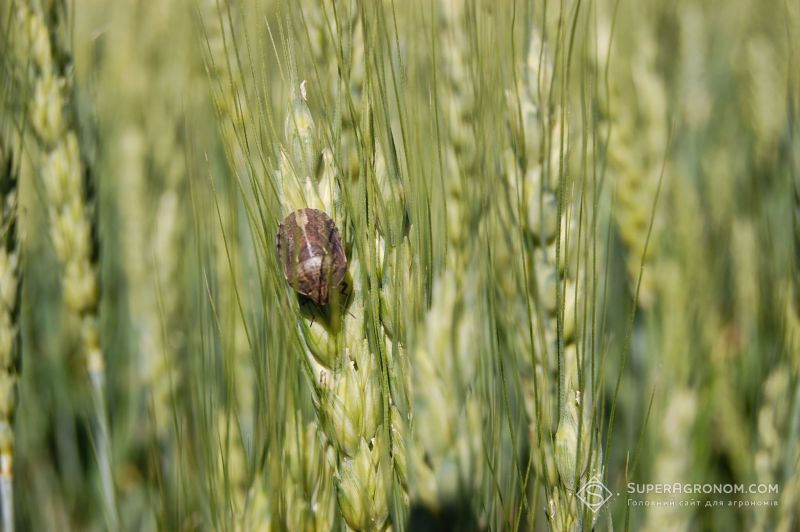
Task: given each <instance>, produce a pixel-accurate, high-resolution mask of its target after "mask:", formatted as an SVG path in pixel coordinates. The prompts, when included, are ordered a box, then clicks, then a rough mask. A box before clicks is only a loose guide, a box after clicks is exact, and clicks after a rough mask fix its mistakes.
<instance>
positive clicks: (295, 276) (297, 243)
mask: <svg viewBox="0 0 800 532" xmlns="http://www.w3.org/2000/svg"><path fill="white" fill-rule="evenodd" d="M275 248H276V249H277V251H278V259H279V260H280V262H281V264H282V265H283V274H284V276H285V277H286V280H287V281H288V282H289V285H291V287H292V288H294V289H295V291H297V292H298V293H300V294H302V295H304V296H307V297H309V298H311V299H312V300H313V301H314V302H315V303H317V304H318V305H327V304H328V297H329V294H330V293H331V290H332V289H333V288H336V287H338V286H339V285H340V284H341V283H342V281H343V280H344V277H345V275H346V273H347V257H346V256H345V254H344V247H343V246H342V240H341V238H340V236H339V229H337V227H336V224H335V223H334V221H333V220H332V219H331V217H330V216H328V215H327V214H325V213H324V212H322V211H319V210H317V209H300V210H297V211H294V212H293V213H291V214H289V216H287V217H286V218H284V220H283V222H281V224H280V226H279V227H278V235H277V237H276V240H275Z"/></svg>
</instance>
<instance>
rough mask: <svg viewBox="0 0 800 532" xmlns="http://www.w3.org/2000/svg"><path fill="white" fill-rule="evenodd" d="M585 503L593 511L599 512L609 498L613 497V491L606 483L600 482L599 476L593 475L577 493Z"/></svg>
mask: <svg viewBox="0 0 800 532" xmlns="http://www.w3.org/2000/svg"><path fill="white" fill-rule="evenodd" d="M576 495H577V496H578V498H579V499H580V500H581V502H582V503H583V504H585V505H586V506H587V507H588V508H589V509H590V510H591V511H592V513H595V514H596V513H597V510H599V509H600V508H602V507H603V505H604V504H605V503H607V502H608V499H610V498H611V496H612V495H614V494H613V493H611V490H609V489H608V488H607V487H605V485H604V484H603V483H602V482H600V481H599V480H598V479H597V477H592V478H590V479H589V481H588V482H587V483H586V484H584V485H583V487H582V488H581V489H580V491H578V493H577V494H576Z"/></svg>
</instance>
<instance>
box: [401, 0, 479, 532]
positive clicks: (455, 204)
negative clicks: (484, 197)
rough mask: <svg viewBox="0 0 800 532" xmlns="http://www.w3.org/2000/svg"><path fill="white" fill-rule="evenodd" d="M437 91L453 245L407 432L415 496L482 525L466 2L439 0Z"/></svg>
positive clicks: (436, 292)
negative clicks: (443, 138)
mask: <svg viewBox="0 0 800 532" xmlns="http://www.w3.org/2000/svg"><path fill="white" fill-rule="evenodd" d="M434 14H435V19H434V24H435V27H436V28H437V30H438V31H437V33H436V39H437V57H436V62H437V65H436V68H437V69H438V70H439V71H440V72H441V73H442V77H441V80H440V82H439V83H440V85H439V87H437V90H438V91H440V93H439V94H438V96H437V97H438V99H439V101H440V102H441V113H442V116H441V120H442V122H443V131H444V132H445V134H446V141H445V143H444V145H443V146H442V149H443V151H442V158H443V172H444V174H443V182H444V197H443V198H442V200H441V201H442V207H444V208H446V216H445V219H446V235H445V236H446V241H447V246H448V249H447V254H446V258H445V266H444V270H443V271H441V272H436V273H437V275H436V277H437V278H436V279H435V280H434V287H433V293H432V300H431V301H432V303H431V308H430V309H429V310H428V312H427V314H425V315H424V316H425V319H424V321H422V322H421V323H420V324H419V326H418V328H419V330H418V331H417V337H416V339H415V343H414V345H413V346H412V350H411V355H410V361H411V371H412V376H413V379H412V385H411V390H412V403H411V405H412V413H413V414H412V424H411V433H410V435H409V448H408V453H409V469H410V471H409V483H410V484H409V494H410V497H411V504H412V505H417V506H419V507H421V508H424V509H425V511H426V512H428V513H430V514H431V515H432V516H435V518H436V519H448V517H446V516H448V515H451V513H452V512H456V513H455V516H458V517H457V518H458V519H459V520H461V521H460V524H459V525H456V526H466V527H479V526H482V525H481V523H483V526H485V523H486V519H487V517H488V516H487V515H486V508H483V507H482V504H481V503H482V500H481V490H482V487H483V485H484V480H485V475H486V471H485V469H486V465H485V462H486V460H485V455H484V452H485V448H484V442H483V432H484V428H483V423H484V415H485V412H484V410H483V402H484V398H483V397H482V394H481V392H480V388H479V384H478V383H479V380H478V377H479V365H480V364H479V360H480V356H481V353H480V347H479V345H480V342H479V336H478V335H479V330H480V328H479V327H478V317H477V316H476V313H477V312H478V310H477V305H478V302H479V299H480V297H479V289H478V284H479V283H478V278H479V276H478V275H477V272H476V271H474V269H473V268H471V267H470V266H469V257H470V256H471V255H470V254H471V253H472V252H473V251H474V249H473V246H471V245H470V240H471V238H473V237H474V235H471V234H470V232H469V231H470V230H471V229H473V228H475V227H477V224H476V223H474V222H475V220H476V218H477V216H479V213H478V212H477V211H476V210H475V209H476V207H477V202H473V201H471V200H472V199H474V198H472V196H471V195H470V187H471V186H477V183H478V181H477V179H478V178H477V175H476V165H477V159H478V154H477V151H476V140H475V131H474V127H475V126H474V123H473V122H474V121H475V120H477V112H476V109H475V106H476V102H475V86H474V85H475V80H474V78H473V75H472V66H473V63H472V61H473V55H472V54H473V46H472V43H471V42H470V39H469V29H468V28H469V26H468V25H469V23H470V17H469V16H468V13H467V7H466V6H465V5H464V3H463V2H459V1H452V0H442V1H439V2H437V3H436V8H435V10H434Z"/></svg>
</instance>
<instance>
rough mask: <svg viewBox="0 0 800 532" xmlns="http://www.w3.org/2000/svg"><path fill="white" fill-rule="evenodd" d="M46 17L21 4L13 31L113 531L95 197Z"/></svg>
mask: <svg viewBox="0 0 800 532" xmlns="http://www.w3.org/2000/svg"><path fill="white" fill-rule="evenodd" d="M48 7H49V8H50V11H48V12H47V13H45V12H44V11H43V10H42V8H41V6H39V4H38V3H37V2H32V1H30V2H18V3H17V6H16V11H15V13H14V17H15V19H14V23H13V27H14V28H15V30H16V31H18V32H19V33H18V34H17V37H18V40H17V42H18V43H19V44H20V45H21V46H23V47H25V48H24V49H23V50H22V51H21V54H20V55H21V57H20V61H21V63H20V64H21V65H22V67H21V68H22V69H24V70H26V71H27V72H28V80H27V81H28V83H29V85H30V87H29V90H30V101H29V102H27V110H28V113H29V115H28V120H27V123H28V124H30V127H31V130H32V134H33V136H34V138H35V142H36V150H35V153H36V158H35V160H34V166H35V168H36V171H37V172H38V173H39V174H40V175H41V178H42V182H43V184H44V191H45V195H46V198H45V199H46V205H47V210H48V213H49V217H50V236H51V238H52V241H53V247H54V248H55V252H56V256H57V257H58V260H59V262H60V264H61V283H62V290H63V299H64V303H65V305H66V307H67V308H68V309H69V311H70V312H72V313H74V315H75V316H77V317H78V319H79V320H80V328H81V331H80V336H81V351H82V352H81V355H82V356H83V363H84V364H85V367H86V370H87V372H88V376H89V380H90V382H91V389H92V403H93V407H94V418H95V428H94V430H95V434H94V438H95V446H96V448H95V450H96V457H97V462H98V467H99V470H100V479H101V485H102V494H103V506H104V511H105V515H106V519H107V523H108V526H109V528H111V529H117V528H118V524H119V520H118V516H117V509H116V498H115V494H114V481H113V476H112V468H111V444H110V434H109V426H108V419H107V412H106V399H105V357H104V355H103V350H102V348H101V346H100V334H99V323H98V319H99V316H98V302H99V286H98V280H97V258H98V253H97V240H96V237H95V232H94V223H95V221H94V219H93V210H94V208H93V205H92V203H93V201H94V190H93V188H92V187H93V183H92V182H91V180H90V175H89V172H88V171H87V169H86V168H85V166H84V163H83V160H82V155H81V152H80V146H79V140H78V132H77V130H76V128H75V125H74V122H75V116H74V109H73V108H72V99H73V94H72V88H73V80H72V69H71V68H70V65H68V64H65V61H66V60H67V58H68V57H69V54H68V53H67V52H66V50H63V49H61V47H62V46H63V40H62V39H63V38H62V37H61V36H60V33H59V28H58V24H59V22H60V18H59V17H60V16H61V15H63V14H64V13H65V12H66V6H65V5H63V4H61V3H58V2H57V3H55V4H54V5H51V6H48Z"/></svg>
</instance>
